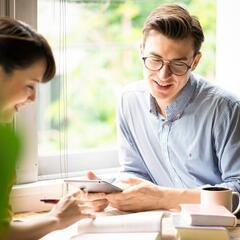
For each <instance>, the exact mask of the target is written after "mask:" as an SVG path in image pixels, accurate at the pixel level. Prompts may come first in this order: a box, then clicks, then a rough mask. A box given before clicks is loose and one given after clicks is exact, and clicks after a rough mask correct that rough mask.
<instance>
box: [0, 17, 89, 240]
mask: <svg viewBox="0 0 240 240" xmlns="http://www.w3.org/2000/svg"><path fill="white" fill-rule="evenodd" d="M54 75H55V61H54V57H53V54H52V51H51V48H50V46H49V45H48V43H47V41H46V40H45V39H44V37H43V36H41V35H40V34H38V33H36V32H35V31H34V30H32V29H31V28H30V27H29V26H27V25H26V24H24V23H22V22H19V21H16V20H13V19H10V18H0V122H1V123H7V122H11V120H12V119H13V116H14V113H15V112H16V111H18V110H19V109H20V108H21V107H22V106H23V105H25V104H27V103H30V102H33V101H34V100H35V98H36V88H37V85H38V84H39V83H41V82H43V83H45V82H48V81H50V80H51V79H52V78H53V76H54ZM1 125H3V124H1ZM5 130H6V129H4V130H3V131H1V133H3V134H7V136H6V135H5V136H4V135H0V139H1V140H2V142H5V143H6V142H7V141H8V140H9V139H10V136H11V139H10V140H9V142H11V143H12V144H13V142H14V141H15V143H16V144H15V145H13V146H12V149H14V151H13V152H15V153H16V154H15V155H14V156H15V158H17V152H18V148H19V147H18V146H19V145H18V141H17V138H16V137H14V136H13V135H12V134H11V132H9V131H7V133H6V131H5ZM0 143H1V141H0ZM4 149H6V148H4ZM4 149H2V153H4ZM1 156H2V157H1ZM3 156H4V154H1V152H0V161H1V165H0V169H1V170H0V175H1V176H2V177H1V178H0V180H1V183H0V195H1V197H0V208H1V211H0V217H1V218H0V239H5V240H7V239H11V240H18V239H24V240H27V239H39V238H41V237H42V236H44V235H45V234H47V233H49V232H51V231H54V230H57V229H62V228H65V227H67V226H69V225H70V224H72V223H74V222H76V221H77V220H79V219H82V218H87V217H90V218H93V217H94V216H93V215H90V214H83V213H82V210H83V209H86V207H85V206H84V205H81V204H79V200H78V196H79V193H78V192H77V193H74V194H72V195H70V196H66V197H64V198H63V199H61V200H60V202H59V203H58V204H57V205H56V206H55V207H54V208H53V209H52V210H51V211H50V212H49V214H48V215H46V216H43V217H41V218H39V219H37V220H35V221H32V222H29V223H27V222H26V223H16V222H13V221H11V216H10V215H9V214H8V213H9V211H7V210H8V209H7V206H8V205H7V201H6V199H7V200H8V198H9V190H8V189H9V186H10V187H11V185H12V182H13V181H14V172H15V170H14V169H13V168H14V167H13V166H14V164H12V163H11V164H6V160H9V159H10V158H8V159H6V157H3ZM10 161H13V162H14V159H11V160H10ZM3 162H4V163H5V164H3ZM9 166H12V167H11V168H10V171H8V170H9ZM4 167H5V169H4ZM3 176H4V177H3ZM6 180H7V182H8V184H6ZM7 185H9V186H7Z"/></svg>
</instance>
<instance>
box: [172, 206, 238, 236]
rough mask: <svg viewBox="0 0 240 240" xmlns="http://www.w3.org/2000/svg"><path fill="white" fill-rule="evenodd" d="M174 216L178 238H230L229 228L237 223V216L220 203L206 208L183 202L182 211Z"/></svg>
mask: <svg viewBox="0 0 240 240" xmlns="http://www.w3.org/2000/svg"><path fill="white" fill-rule="evenodd" d="M172 218H173V225H174V227H175V228H176V229H177V236H178V237H177V239H178V240H190V239H194V240H203V239H204V240H210V239H217V240H229V239H230V237H229V232H228V229H227V228H229V227H235V226H236V224H237V219H236V217H235V216H234V215H233V214H232V213H231V212H230V211H228V210H227V209H226V208H225V207H223V206H220V205H218V206H212V207H211V209H205V208H202V207H201V205H200V204H181V213H180V214H174V215H173V216H172Z"/></svg>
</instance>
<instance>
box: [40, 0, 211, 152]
mask: <svg viewBox="0 0 240 240" xmlns="http://www.w3.org/2000/svg"><path fill="white" fill-rule="evenodd" d="M63 2H64V1H57V0H38V30H39V31H40V32H41V33H42V34H43V35H44V36H46V37H47V39H49V41H50V44H51V45H52V46H53V49H54V54H55V57H56V60H57V70H58V73H57V75H56V77H55V79H54V81H52V82H51V83H50V84H48V85H46V86H44V87H42V86H41V88H40V102H39V152H40V154H43V153H44V155H45V154H46V153H50V152H56V151H58V150H59V148H60V147H61V144H62V143H59V137H60V136H61V134H62V132H61V129H62V128H61V126H63V125H65V126H67V132H66V133H67V139H64V141H66V140H67V141H68V150H69V151H79V150H81V149H88V148H99V147H101V148H102V147H109V146H113V145H115V144H116V128H115V99H116V97H115V96H116V94H117V93H118V92H119V91H120V88H121V86H122V85H126V83H128V82H131V81H136V80H140V79H142V78H143V76H142V63H141V58H140V51H139V44H140V39H141V27H142V25H143V22H144V20H145V18H146V16H147V15H148V14H149V12H150V11H151V9H153V8H154V7H156V6H158V5H160V4H161V3H166V2H171V1H159V0H152V1H148V0H141V1H137V0H136V1H124V0H111V1H107V0H105V1H104V0H103V1H91V0H89V1H80V0H75V1H73V0H72V1H71V0H69V1H65V2H64V3H63ZM180 3H186V4H188V9H189V10H190V11H191V12H192V13H193V14H194V15H197V16H198V17H199V18H200V21H201V22H202V24H203V27H204V28H205V30H206V31H207V32H206V33H207V35H208V36H210V37H208V38H207V39H206V43H205V44H204V46H203V51H207V52H208V58H204V59H203V60H202V62H203V65H200V66H199V67H198V72H199V73H200V74H203V75H204V76H208V77H209V76H210V77H211V78H213V77H214V72H215V63H214V59H215V47H214V45H213V42H214V41H215V1H196V0H195V1H194V0H192V1H190V0H188V1H180ZM206 16H210V17H211V19H210V21H208V22H206V20H205V19H206V18H207V17H206ZM209 22H210V23H209ZM64 34H65V35H64ZM61 36H64V37H63V38H60V37H61ZM63 41H64V42H65V43H66V46H65V48H64V49H63V47H62V46H61V43H62V42H63ZM63 50H65V52H64V51H63ZM63 55H65V58H64V59H63V58H62V56H63ZM59 70H61V71H59ZM63 70H64V71H63ZM63 73H66V75H65V77H64V78H65V82H66V83H67V87H66V88H65V90H64V91H65V92H64V93H63V92H61V90H60V89H61V88H60V87H61V86H60V85H61V84H63V82H62V80H63V75H62V74H63ZM61 93H63V98H62V100H64V102H63V101H62V100H61V99H60V94H61ZM64 104H65V105H64ZM63 105H64V106H67V112H66V111H63V112H62V110H63Z"/></svg>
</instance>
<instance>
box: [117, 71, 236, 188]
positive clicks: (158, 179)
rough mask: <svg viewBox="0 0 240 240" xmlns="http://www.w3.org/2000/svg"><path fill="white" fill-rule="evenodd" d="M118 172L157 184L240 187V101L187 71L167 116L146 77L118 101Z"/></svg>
mask: <svg viewBox="0 0 240 240" xmlns="http://www.w3.org/2000/svg"><path fill="white" fill-rule="evenodd" d="M118 126H119V129H118V132H119V142H120V163H121V166H122V172H125V173H130V174H134V175H135V176H138V177H141V178H144V179H147V180H150V181H152V182H153V183H156V184H158V185H161V186H166V187H175V188H195V187H201V186H203V185H207V184H209V185H221V186H225V187H230V188H232V189H233V190H235V191H240V102H239V100H238V99H236V98H235V97H233V96H231V95H229V94H227V93H226V92H224V91H223V90H221V89H219V88H217V87H216V86H212V85H210V84H209V83H208V82H206V81H204V80H203V79H200V78H199V79H198V78H197V77H196V76H194V75H191V77H190V79H189V81H188V83H187V84H186V86H185V87H184V88H183V90H182V91H181V93H180V95H179V96H178V97H177V99H176V100H175V101H174V102H173V103H172V104H171V105H169V106H168V107H167V109H166V118H163V116H161V115H160V114H159V113H158V111H157V108H156V102H155V100H154V98H153V97H152V96H151V95H150V92H149V90H148V87H147V85H146V83H145V82H144V81H138V82H136V83H133V84H131V85H130V86H128V87H127V88H126V89H125V90H124V91H123V93H122V95H121V99H120V102H119V105H118Z"/></svg>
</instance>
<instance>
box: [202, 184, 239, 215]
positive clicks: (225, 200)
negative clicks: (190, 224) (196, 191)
mask: <svg viewBox="0 0 240 240" xmlns="http://www.w3.org/2000/svg"><path fill="white" fill-rule="evenodd" d="M233 199H234V200H235V199H237V200H238V201H237V207H236V208H235V209H233ZM213 205H222V206H224V207H226V208H227V209H228V210H229V211H230V212H232V213H233V214H237V213H238V212H239V210H240V194H239V193H238V192H233V191H232V190H231V189H229V188H225V187H215V186H210V187H204V188H202V189H201V207H203V208H205V209H211V207H212V206H213Z"/></svg>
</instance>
